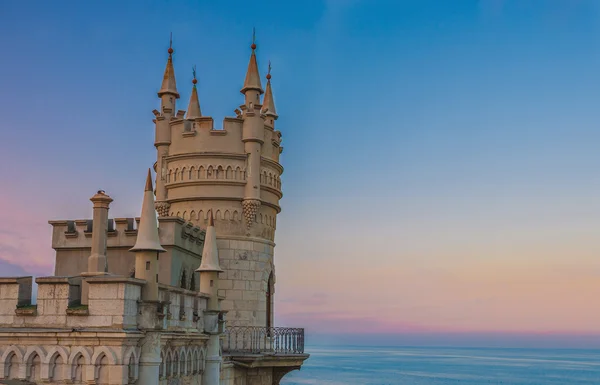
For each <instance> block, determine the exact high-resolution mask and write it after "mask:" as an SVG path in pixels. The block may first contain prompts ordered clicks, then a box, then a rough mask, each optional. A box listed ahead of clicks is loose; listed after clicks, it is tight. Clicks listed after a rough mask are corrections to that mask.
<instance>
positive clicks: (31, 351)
mask: <svg viewBox="0 0 600 385" xmlns="http://www.w3.org/2000/svg"><path fill="white" fill-rule="evenodd" d="M45 359H46V351H45V350H44V349H43V348H42V347H40V346H29V347H27V351H26V352H25V355H24V356H23V361H21V362H23V363H25V378H27V379H28V380H30V381H36V380H39V379H40V378H41V370H42V362H45Z"/></svg>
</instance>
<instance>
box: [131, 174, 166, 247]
mask: <svg viewBox="0 0 600 385" xmlns="http://www.w3.org/2000/svg"><path fill="white" fill-rule="evenodd" d="M129 251H156V252H164V251H166V250H165V249H163V248H162V246H161V245H160V239H159V237H158V221H157V219H156V211H155V209H154V192H153V191H152V174H151V172H150V169H148V176H147V178H146V188H145V191H144V201H143V202H142V214H141V215H140V225H139V227H138V232H137V240H136V242H135V246H133V248H131V249H130V250H129Z"/></svg>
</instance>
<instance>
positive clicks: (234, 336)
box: [222, 326, 304, 354]
mask: <svg viewBox="0 0 600 385" xmlns="http://www.w3.org/2000/svg"><path fill="white" fill-rule="evenodd" d="M224 334H225V337H224V339H223V340H222V341H223V345H222V347H223V353H224V354H234V353H241V354H260V353H279V354H302V353H304V329H302V328H267V327H257V326H231V327H228V328H227V329H226V330H225V333H224Z"/></svg>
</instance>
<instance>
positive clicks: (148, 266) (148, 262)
mask: <svg viewBox="0 0 600 385" xmlns="http://www.w3.org/2000/svg"><path fill="white" fill-rule="evenodd" d="M146 270H150V261H146Z"/></svg>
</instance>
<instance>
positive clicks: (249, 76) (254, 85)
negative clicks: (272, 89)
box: [240, 28, 264, 94]
mask: <svg viewBox="0 0 600 385" xmlns="http://www.w3.org/2000/svg"><path fill="white" fill-rule="evenodd" d="M250 48H252V54H250V62H249V63H248V70H247V71H246V79H245V80H244V87H243V88H242V89H241V90H240V92H241V93H242V94H246V92H247V91H249V90H255V91H258V93H259V94H263V93H264V91H263V89H262V85H261V84H260V75H259V74H258V64H256V52H255V50H256V29H254V28H253V29H252V45H251V46H250Z"/></svg>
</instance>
